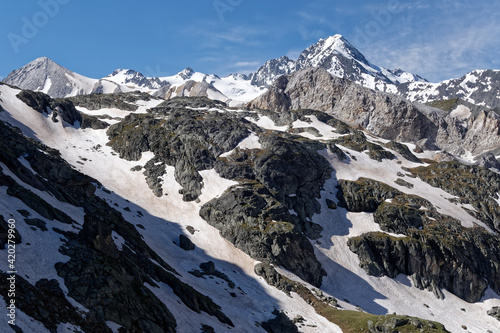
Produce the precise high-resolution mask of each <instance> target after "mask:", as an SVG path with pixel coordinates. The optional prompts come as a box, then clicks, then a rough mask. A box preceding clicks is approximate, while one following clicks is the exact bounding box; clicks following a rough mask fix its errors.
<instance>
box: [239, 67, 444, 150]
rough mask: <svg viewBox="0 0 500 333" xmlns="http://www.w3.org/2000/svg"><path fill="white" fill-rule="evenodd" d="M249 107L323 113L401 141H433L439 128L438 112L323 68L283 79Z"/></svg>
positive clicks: (299, 72)
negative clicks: (368, 87) (338, 75)
mask: <svg viewBox="0 0 500 333" xmlns="http://www.w3.org/2000/svg"><path fill="white" fill-rule="evenodd" d="M249 106H251V107H256V108H262V109H270V110H273V111H283V110H292V109H314V110H320V111H324V112H326V113H328V114H330V115H332V116H334V117H336V118H338V119H340V120H342V121H345V122H348V123H354V124H357V125H361V126H363V127H365V128H366V129H368V130H370V131H371V132H373V133H374V134H376V135H379V136H381V137H383V138H386V139H395V140H399V141H414V142H416V141H419V140H422V139H426V138H430V140H432V138H433V137H434V138H435V137H436V135H437V130H438V125H439V116H438V113H439V111H437V110H434V109H431V108H425V107H420V108H417V106H415V105H413V104H412V103H410V102H407V101H405V100H403V99H402V98H400V97H397V96H395V95H390V94H385V93H379V92H375V91H373V90H370V89H367V88H363V87H361V86H359V85H356V84H353V83H352V82H350V81H347V80H345V79H340V78H337V77H332V76H331V75H330V74H329V73H328V72H327V71H326V70H324V69H322V68H307V69H304V70H300V71H298V72H296V73H294V74H293V75H291V76H289V77H281V78H280V79H278V80H277V82H276V83H275V84H274V85H273V86H272V87H271V88H270V89H269V91H268V92H267V93H266V94H264V95H262V96H260V97H258V98H257V99H255V100H254V101H252V102H251V103H250V104H249Z"/></svg>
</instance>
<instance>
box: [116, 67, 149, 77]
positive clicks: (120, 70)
mask: <svg viewBox="0 0 500 333" xmlns="http://www.w3.org/2000/svg"><path fill="white" fill-rule="evenodd" d="M119 74H121V75H142V74H141V73H139V72H137V71H134V70H133V69H124V68H118V69H116V70H114V71H113V73H111V74H109V75H108V77H110V76H116V75H119Z"/></svg>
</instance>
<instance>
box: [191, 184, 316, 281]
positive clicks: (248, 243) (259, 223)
mask: <svg viewBox="0 0 500 333" xmlns="http://www.w3.org/2000/svg"><path fill="white" fill-rule="evenodd" d="M200 215H201V217H203V218H204V219H205V220H206V221H207V222H208V223H210V224H211V225H213V226H214V227H216V228H217V229H219V230H220V232H221V235H222V236H223V237H224V238H226V239H227V240H229V241H230V242H231V243H233V244H234V245H235V246H236V247H238V248H239V249H241V250H243V251H245V252H246V253H248V254H249V255H250V256H251V257H252V258H255V259H257V260H264V261H269V262H273V263H276V264H277V265H280V266H283V267H284V268H286V269H288V270H290V271H291V272H293V273H295V274H297V275H298V276H300V277H301V278H302V279H304V280H305V281H308V282H309V283H311V284H313V285H315V286H320V285H321V280H322V277H323V275H324V274H325V273H324V271H323V269H322V267H321V264H320V263H319V262H318V261H317V259H316V257H315V255H314V249H313V247H312V245H311V243H310V242H309V240H308V239H307V238H306V237H305V236H303V234H302V233H301V232H300V224H299V223H298V222H299V221H297V220H298V219H296V218H293V216H292V215H290V213H289V212H288V209H287V207H286V206H285V205H283V204H282V203H280V202H278V201H277V200H276V199H274V198H273V196H272V195H271V194H270V193H269V192H268V191H267V190H266V189H264V188H260V189H259V188H256V187H255V186H251V185H240V186H237V187H232V188H230V189H229V190H228V191H226V192H225V193H224V194H223V195H222V196H221V197H220V198H218V199H215V200H213V201H211V202H209V203H207V204H206V205H204V206H203V207H202V209H201V210H200ZM289 221H293V222H295V223H297V226H296V225H295V224H294V223H292V222H289Z"/></svg>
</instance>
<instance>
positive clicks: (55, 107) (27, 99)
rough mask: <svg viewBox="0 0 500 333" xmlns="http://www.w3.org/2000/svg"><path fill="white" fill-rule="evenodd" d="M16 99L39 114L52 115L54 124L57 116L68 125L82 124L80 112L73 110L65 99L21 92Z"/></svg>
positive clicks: (25, 91) (73, 107)
mask: <svg viewBox="0 0 500 333" xmlns="http://www.w3.org/2000/svg"><path fill="white" fill-rule="evenodd" d="M17 98H19V99H20V100H21V101H23V102H24V103H26V105H28V106H29V107H31V108H33V109H35V110H36V111H38V112H40V113H42V114H43V113H45V114H49V112H50V113H52V120H53V121H54V122H55V121H56V120H55V119H56V118H55V117H56V116H57V115H58V114H59V115H60V116H61V118H62V119H63V120H64V121H65V122H67V123H68V124H71V125H75V122H77V121H78V122H79V123H81V122H82V116H81V115H80V112H78V111H77V110H76V109H75V106H74V105H73V103H72V102H71V101H69V100H67V99H59V100H56V99H52V98H51V97H50V96H49V95H46V94H44V93H41V92H34V91H30V90H23V91H21V92H20V93H19V94H17Z"/></svg>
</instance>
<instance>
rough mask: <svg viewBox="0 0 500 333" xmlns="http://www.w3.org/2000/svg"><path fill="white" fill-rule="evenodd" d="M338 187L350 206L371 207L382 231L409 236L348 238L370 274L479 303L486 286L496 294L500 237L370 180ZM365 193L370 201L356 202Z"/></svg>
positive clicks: (353, 208) (418, 199)
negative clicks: (408, 280) (408, 281)
mask: <svg viewBox="0 0 500 333" xmlns="http://www.w3.org/2000/svg"><path fill="white" fill-rule="evenodd" d="M339 186H340V188H341V191H340V192H339V193H340V195H341V196H342V198H343V199H342V200H341V202H343V204H344V205H345V207H346V208H347V209H348V210H351V211H366V212H372V211H375V214H374V220H375V222H376V223H378V224H379V225H380V227H381V228H382V230H384V231H387V232H392V233H399V234H403V235H406V236H407V237H402V238H400V237H392V236H389V235H387V234H384V233H375V232H372V233H367V234H363V235H361V236H359V237H354V238H351V239H349V241H348V245H349V248H350V249H351V251H353V252H354V253H356V254H357V255H358V256H359V258H360V265H361V267H362V268H364V269H365V270H366V271H367V272H368V273H369V274H371V275H375V276H382V275H387V276H389V277H393V278H394V277H396V276H397V275H398V274H401V273H402V274H406V275H409V276H411V278H412V280H413V281H414V283H415V285H416V286H417V287H419V288H428V289H430V290H432V291H433V292H434V293H435V294H436V295H437V296H438V297H441V296H442V292H441V291H440V289H441V288H444V289H446V290H448V291H450V292H452V293H453V294H455V295H457V296H458V297H460V298H462V299H464V300H466V301H468V302H477V301H479V300H480V299H481V297H482V295H483V294H484V292H485V290H486V288H487V287H488V286H490V287H491V288H492V289H493V290H495V291H496V292H500V283H499V282H498V278H499V277H500V256H499V255H498V253H500V252H498V251H499V249H500V247H499V242H498V241H499V239H498V236H496V235H493V234H490V233H488V232H487V231H486V230H485V229H483V228H465V227H462V226H461V225H460V222H459V221H456V220H454V219H452V218H450V217H448V216H444V215H442V214H439V213H438V212H437V210H436V208H435V207H433V206H432V204H431V203H430V202H428V201H427V200H424V199H422V198H419V197H416V196H409V195H404V194H403V193H401V192H399V191H397V190H395V189H393V188H391V187H390V186H388V185H386V184H383V183H380V182H377V181H374V180H367V179H360V180H358V181H356V182H351V181H343V180H341V181H339ZM364 197H366V198H367V199H368V202H369V203H371V204H369V205H365V206H360V204H361V203H363V200H362V199H361V198H364ZM387 199H392V201H391V202H390V203H389V202H386V201H385V200H387ZM420 208H425V209H424V210H422V209H420Z"/></svg>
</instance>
